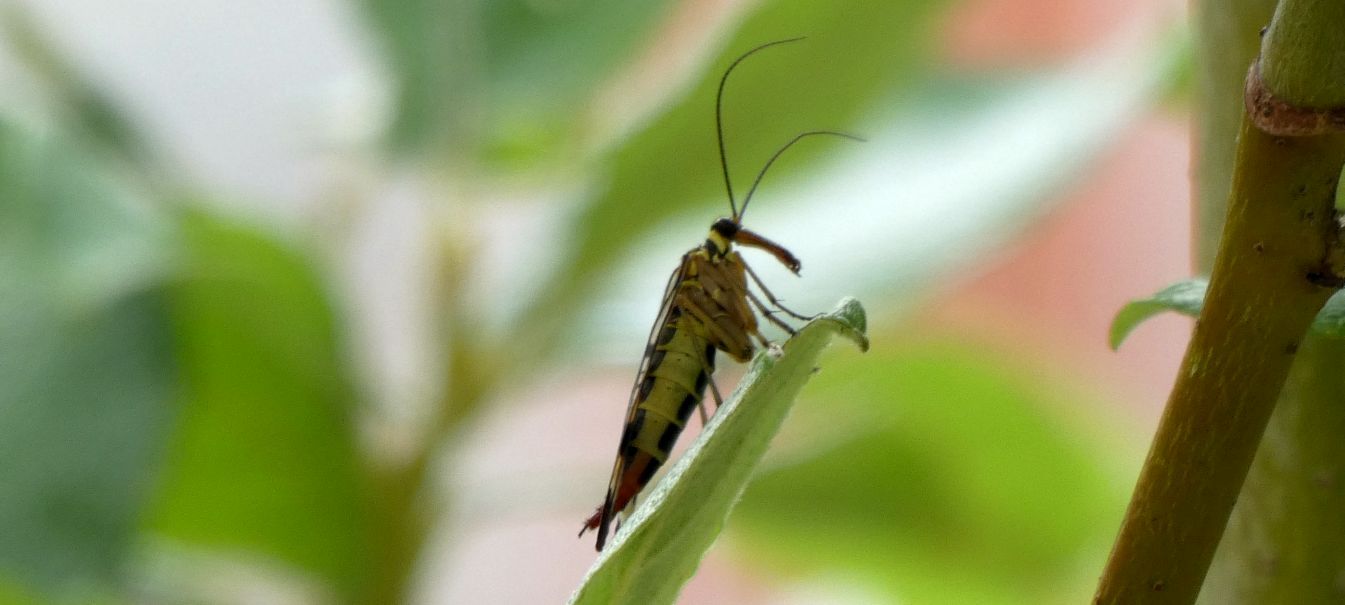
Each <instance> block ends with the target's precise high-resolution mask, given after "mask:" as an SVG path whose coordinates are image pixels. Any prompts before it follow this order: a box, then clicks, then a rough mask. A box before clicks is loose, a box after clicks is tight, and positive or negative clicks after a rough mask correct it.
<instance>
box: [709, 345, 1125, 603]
mask: <svg viewBox="0 0 1345 605" xmlns="http://www.w3.org/2000/svg"><path fill="white" fill-rule="evenodd" d="M884 341H885V342H888V341H889V339H884ZM890 342H892V344H891V345H890V346H888V347H885V348H883V349H882V350H875V351H873V352H872V353H871V354H870V355H867V356H865V357H864V358H862V359H857V360H855V361H853V362H851V363H847V364H844V365H840V366H838V367H835V368H832V367H826V368H824V371H823V372H821V373H820V374H819V375H818V377H817V378H816V379H815V381H814V385H813V387H812V388H810V389H809V395H808V396H807V397H806V398H804V401H801V402H800V403H799V405H797V406H796V408H795V410H794V416H793V417H792V418H791V419H790V425H789V428H790V429H791V434H789V435H788V437H790V439H782V440H781V442H782V444H789V445H792V446H793V447H791V448H786V449H780V450H777V451H776V453H777V454H778V456H776V457H775V458H774V459H772V460H771V462H773V463H774V464H771V463H768V464H767V465H766V466H765V467H764V468H763V469H762V472H760V473H759V474H758V477H757V478H756V480H755V481H753V483H752V485H751V486H749V487H748V489H747V491H746V492H745V493H744V494H743V499H742V502H741V503H740V504H739V505H738V508H737V509H736V510H735V512H734V517H733V519H732V523H731V524H730V527H731V528H732V530H733V531H732V532H731V537H732V538H733V541H732V546H733V548H732V549H731V552H732V553H733V554H735V555H736V556H737V557H738V558H739V559H740V560H742V561H743V563H744V564H747V565H750V566H753V567H757V568H759V571H758V573H761V574H763V575H767V576H769V577H775V578H780V581H781V582H788V579H789V578H795V579H796V581H800V582H808V581H825V580H826V579H828V578H846V579H847V580H848V581H849V582H851V583H855V584H859V585H860V586H861V587H863V588H866V589H868V590H869V591H871V592H878V594H881V595H884V596H885V597H886V598H885V599H884V600H885V601H887V602H895V603H976V604H978V605H992V604H1023V605H1027V604H1034V605H1035V604H1038V603H1052V602H1059V603H1070V602H1082V601H1084V600H1086V599H1087V597H1088V596H1089V595H1090V594H1091V591H1092V589H1093V577H1092V576H1091V574H1085V573H1080V570H1088V569H1095V568H1096V566H1097V565H1100V564H1101V563H1102V560H1103V557H1105V555H1106V546H1107V544H1108V542H1109V541H1110V540H1111V538H1112V537H1113V536H1114V534H1115V523H1116V521H1117V519H1119V518H1120V516H1121V514H1122V512H1123V510H1124V506H1125V500H1126V489H1127V488H1128V487H1129V485H1130V479H1129V478H1128V477H1129V476H1130V475H1127V474H1126V473H1123V472H1121V469H1120V465H1121V462H1120V461H1122V460H1126V458H1125V454H1129V453H1137V452H1139V449H1138V447H1132V446H1134V445H1137V444H1129V443H1122V444H1120V445H1119V446H1118V445H1115V444H1114V442H1116V441H1117V438H1116V436H1115V434H1114V430H1115V427H1116V424H1115V423H1113V422H1105V421H1104V420H1103V419H1091V418H1080V417H1079V415H1078V413H1079V411H1080V410H1081V409H1086V407H1083V406H1080V400H1081V398H1080V397H1078V396H1074V395H1064V394H1061V391H1062V385H1060V384H1058V383H1049V384H1043V379H1044V377H1049V376H1051V375H1052V373H1051V372H1049V371H1043V368H1039V367H1033V366H1032V365H1030V364H1025V363H1023V362H1022V361H1021V360H1017V359H1014V358H1012V357H1011V356H1008V355H1005V354H1003V352H997V351H993V350H986V348H985V347H984V346H983V345H979V344H972V343H962V342H956V341H949V340H942V339H939V340H930V339H929V338H927V337H926V338H921V339H920V340H918V341H914V342H912V340H911V336H910V335H909V334H908V333H903V334H902V335H901V338H900V339H896V338H894V339H892V340H890ZM1063 390H1066V391H1068V389H1063ZM1104 431H1105V433H1104ZM815 434H821V435H822V436H821V437H817V438H813V439H809V437H813V436H814V435H815ZM782 437H785V436H782ZM1118 450H1119V452H1118ZM1125 470H1129V469H1125Z"/></svg>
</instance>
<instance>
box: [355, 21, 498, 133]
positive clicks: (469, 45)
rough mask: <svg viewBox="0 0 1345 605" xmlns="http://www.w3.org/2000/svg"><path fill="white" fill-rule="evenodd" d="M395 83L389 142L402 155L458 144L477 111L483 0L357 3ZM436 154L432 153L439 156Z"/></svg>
mask: <svg viewBox="0 0 1345 605" xmlns="http://www.w3.org/2000/svg"><path fill="white" fill-rule="evenodd" d="M358 3H359V4H360V5H362V7H363V8H364V12H365V14H366V15H367V16H368V18H369V20H370V22H371V23H372V25H373V27H374V31H375V32H376V33H377V34H379V37H380V41H381V42H382V45H383V51H384V55H385V56H386V60H387V63H388V66H389V67H390V68H391V70H392V73H393V76H394V78H395V79H396V84H395V85H396V105H395V114H394V116H393V124H392V132H391V133H390V139H391V141H390V142H391V143H392V145H393V147H394V148H395V149H397V150H399V151H421V152H423V151H425V150H426V148H427V147H435V148H441V147H443V146H445V145H449V144H453V143H455V142H456V143H458V144H461V143H460V142H458V141H455V139H458V138H461V137H462V136H463V134H464V129H465V128H466V127H467V124H468V122H469V118H468V115H470V113H471V112H474V111H478V110H479V104H480V101H479V99H476V98H474V94H475V93H476V84H475V81H474V80H475V79H476V77H477V74H476V73H475V72H476V71H478V69H479V68H476V67H475V65H474V64H475V63H477V62H479V61H480V50H479V42H478V41H477V40H475V39H474V38H473V37H472V36H473V32H475V31H477V27H476V26H477V24H478V22H479V20H480V16H479V7H478V4H480V1H479V0H405V1H402V2H385V1H382V0H358ZM439 150H440V149H433V150H432V151H439Z"/></svg>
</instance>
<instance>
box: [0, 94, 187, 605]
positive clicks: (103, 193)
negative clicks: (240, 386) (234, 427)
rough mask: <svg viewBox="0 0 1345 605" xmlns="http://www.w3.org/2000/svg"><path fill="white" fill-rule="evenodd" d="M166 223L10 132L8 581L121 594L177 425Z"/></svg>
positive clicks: (1, 570)
mask: <svg viewBox="0 0 1345 605" xmlns="http://www.w3.org/2000/svg"><path fill="white" fill-rule="evenodd" d="M161 246H162V238H161V237H159V230H158V229H157V228H156V226H155V225H154V221H153V220H152V219H151V217H149V216H148V215H145V214H143V213H138V212H137V211H136V210H135V208H134V204H133V203H132V200H130V199H129V198H128V196H127V195H126V194H125V192H123V191H122V190H120V189H119V188H117V187H116V186H115V185H114V184H113V182H112V181H111V180H110V179H108V178H107V177H106V175H104V174H103V173H102V172H101V171H99V170H98V169H97V167H96V166H95V165H94V164H93V163H92V162H91V161H90V160H89V157H88V155H86V154H83V153H79V152H77V151H76V150H74V149H73V148H71V147H70V146H69V145H67V144H65V143H64V142H63V141H61V140H59V139H57V138H56V137H55V136H52V135H50V134H45V135H39V134H36V133H32V132H27V131H21V130H19V129H18V128H16V127H14V126H12V125H10V124H9V123H7V122H3V121H0V292H3V293H4V295H3V296H0V536H2V537H0V575H10V576H11V577H13V578H14V579H15V580H19V579H22V580H24V581H27V582H31V583H32V585H33V587H35V588H37V589H39V590H41V591H42V592H44V593H48V594H51V595H53V596H58V597H59V596H61V595H65V594H69V593H70V592H71V591H75V592H84V591H86V590H87V589H89V588H90V587H91V586H94V585H97V584H100V583H113V582H115V581H116V579H117V577H118V572H119V571H121V567H122V561H123V559H124V557H125V556H126V555H127V551H128V547H129V545H130V542H131V540H132V538H133V536H134V530H135V525H136V520H137V517H138V514H139V511H140V507H141V504H142V501H143V499H144V496H145V494H146V493H147V491H148V488H149V485H148V483H149V481H150V479H151V477H150V475H151V473H152V470H153V463H154V460H155V457H156V454H158V453H159V451H160V449H161V446H162V437H163V435H164V433H165V429H166V428H167V424H168V422H169V420H170V416H171V413H172V407H171V402H172V400H173V399H174V398H175V396H176V393H175V389H174V380H175V377H176V369H175V367H174V363H173V360H172V355H171V353H172V337H171V332H170V326H169V322H168V309H167V301H166V300H165V297H164V295H163V292H162V291H161V289H160V288H158V287H157V286H156V285H154V284H155V282H157V281H158V280H159V279H160V277H161V275H162V274H161V271H162V264H161V255H162V252H163V251H162V250H161V249H160V248H161Z"/></svg>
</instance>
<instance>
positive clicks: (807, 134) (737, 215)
mask: <svg viewBox="0 0 1345 605" xmlns="http://www.w3.org/2000/svg"><path fill="white" fill-rule="evenodd" d="M819 134H827V135H831V136H835V137H842V138H846V139H850V140H851V141H859V142H860V143H863V142H865V141H864V139H861V138H859V137H857V136H855V135H852V134H845V133H844V132H835V131H832V130H810V131H808V132H804V133H801V134H799V135H798V136H796V137H794V138H793V139H791V140H790V141H789V142H788V143H785V144H784V146H783V147H781V148H780V149H778V150H776V152H775V155H772V156H771V159H769V160H766V165H765V166H762V167H761V172H758V173H757V179H756V180H755V181H752V188H751V189H748V190H747V197H745V198H743V208H742V210H741V211H739V212H737V213H735V214H734V215H733V218H734V222H741V221H742V218H743V214H744V213H746V212H747V204H748V203H749V202H751V201H752V194H753V193H756V191H757V185H760V184H761V177H764V176H766V171H767V170H770V168H771V164H774V163H775V160H776V159H778V158H779V157H780V155H781V154H783V153H784V152H785V150H786V149H789V148H790V147H791V146H793V145H794V143H797V142H799V141H802V140H803V139H805V138H808V137H810V136H813V135H819Z"/></svg>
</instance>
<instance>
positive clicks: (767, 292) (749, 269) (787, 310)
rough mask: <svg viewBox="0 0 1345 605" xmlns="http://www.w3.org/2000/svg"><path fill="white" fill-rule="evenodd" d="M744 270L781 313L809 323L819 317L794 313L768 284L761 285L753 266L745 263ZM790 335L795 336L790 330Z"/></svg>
mask: <svg viewBox="0 0 1345 605" xmlns="http://www.w3.org/2000/svg"><path fill="white" fill-rule="evenodd" d="M743 268H745V269H747V274H748V275H749V276H751V278H752V282H753V283H755V284H756V285H757V287H758V288H761V293H762V294H765V295H766V300H769V301H771V305H772V306H774V307H775V308H777V309H780V310H781V311H784V312H785V313H788V314H789V316H790V317H793V318H794V319H801V320H804V321H808V320H810V319H813V318H815V317H817V316H816V315H812V316H808V315H801V314H799V313H796V312H794V311H793V310H791V309H790V308H789V307H786V306H784V305H783V304H781V303H780V299H778V298H776V297H775V295H774V294H772V293H771V289H770V288H767V287H766V284H764V283H761V278H760V277H757V272H756V271H753V270H752V266H751V265H749V264H747V263H743ZM753 299H754V300H755V297H753ZM757 304H758V305H760V304H761V302H760V301H757ZM766 317H767V318H768V319H769V318H770V315H769V314H767V315H766ZM772 322H774V320H772ZM775 323H776V325H779V323H778V322H775ZM789 333H790V334H793V333H794V331H793V330H790V331H789Z"/></svg>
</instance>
